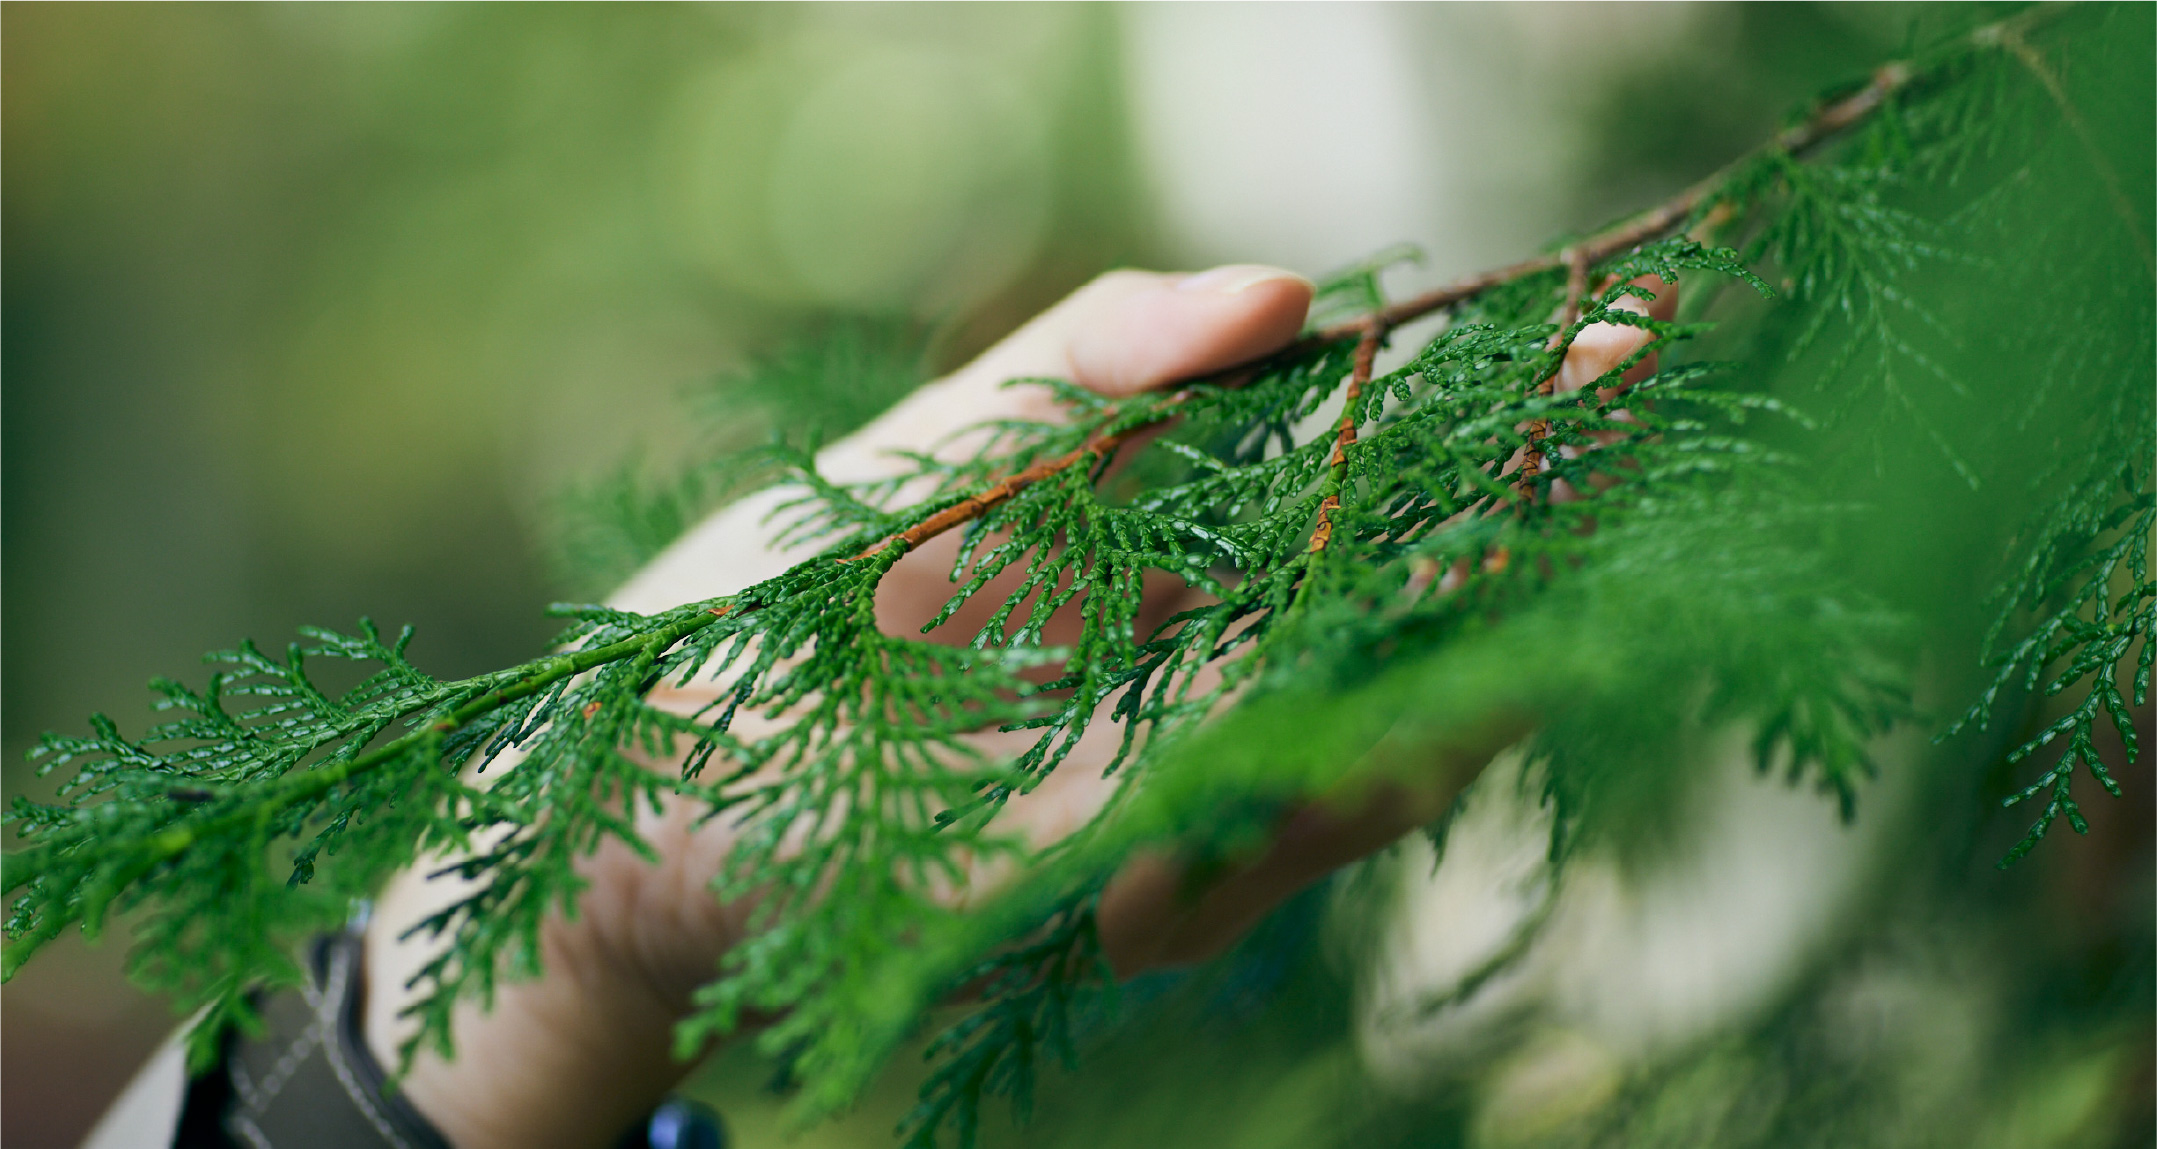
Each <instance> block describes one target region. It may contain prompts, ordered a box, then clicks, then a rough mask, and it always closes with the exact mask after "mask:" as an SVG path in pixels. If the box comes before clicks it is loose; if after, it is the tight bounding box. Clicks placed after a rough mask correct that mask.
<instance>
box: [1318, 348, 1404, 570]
mask: <svg viewBox="0 0 2157 1149" xmlns="http://www.w3.org/2000/svg"><path fill="white" fill-rule="evenodd" d="M1385 338H1386V325H1385V322H1384V321H1383V320H1380V319H1377V318H1375V317H1374V318H1372V319H1370V320H1367V321H1365V323H1364V324H1363V334H1362V336H1361V337H1359V338H1358V339H1357V340H1356V360H1355V367H1354V369H1352V370H1351V371H1350V372H1349V374H1348V394H1347V401H1346V403H1344V404H1343V406H1342V408H1341V425H1340V430H1338V431H1336V432H1335V433H1334V435H1333V455H1332V457H1331V458H1329V459H1327V460H1326V462H1327V464H1328V465H1329V466H1331V467H1332V468H1333V471H1332V474H1331V475H1330V476H1329V477H1328V478H1327V479H1326V486H1327V488H1328V490H1327V491H1326V497H1325V498H1323V499H1320V500H1319V502H1318V525H1317V526H1315V527H1313V528H1311V553H1312V554H1318V553H1319V552H1321V551H1323V550H1325V549H1326V544H1328V543H1330V542H1332V541H1333V512H1335V511H1337V510H1339V509H1340V508H1341V491H1342V490H1343V489H1344V488H1345V487H1346V486H1347V485H1348V448H1350V447H1352V446H1354V445H1355V442H1356V423H1357V415H1358V410H1357V409H1358V408H1360V407H1361V406H1362V405H1363V388H1364V387H1366V386H1368V385H1369V384H1370V381H1371V367H1372V365H1373V364H1374V363H1376V362H1377V360H1378V345H1379V344H1381V343H1383V342H1385Z"/></svg>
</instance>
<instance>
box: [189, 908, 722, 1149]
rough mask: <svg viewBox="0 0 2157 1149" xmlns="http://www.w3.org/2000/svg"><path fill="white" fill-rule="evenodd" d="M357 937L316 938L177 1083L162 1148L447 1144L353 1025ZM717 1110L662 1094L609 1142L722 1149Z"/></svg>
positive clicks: (635, 1148) (358, 994)
mask: <svg viewBox="0 0 2157 1149" xmlns="http://www.w3.org/2000/svg"><path fill="white" fill-rule="evenodd" d="M360 954H361V935H360V934H359V933H358V932H357V931H356V930H355V931H348V932H346V933H342V934H336V935H331V936H326V937H321V938H317V939H316V940H315V942H314V944H313V946H312V948H311V951H310V953H309V961H308V979H307V984H306V985H305V986H304V987H301V988H300V989H297V990H280V991H278V992H277V993H274V994H270V995H269V996H268V997H266V998H265V999H264V1000H263V1001H262V1002H261V1009H262V1019H263V1023H264V1028H263V1033H262V1036H261V1037H259V1038H241V1037H237V1036H235V1037H230V1038H227V1039H226V1044H225V1051H224V1058H223V1061H222V1062H221V1064H219V1065H218V1066H217V1067H216V1068H215V1069H212V1070H211V1071H210V1072H208V1073H206V1074H204V1075H202V1076H201V1077H199V1078H196V1079H195V1080H194V1081H193V1082H192V1083H191V1084H190V1085H189V1086H188V1090H187V1100H186V1103H185V1105H184V1107H183V1108H182V1109H181V1112H180V1123H179V1128H178V1130H177V1133H176V1135H175V1137H174V1139H173V1149H452V1147H451V1146H450V1144H449V1142H448V1140H447V1139H446V1138H444V1137H443V1136H442V1134H441V1132H440V1131H438V1130H437V1129H435V1127H434V1126H433V1125H432V1124H430V1123H428V1121H427V1119H426V1118H424V1117H421V1116H420V1115H419V1112H418V1111H417V1110H415V1109H413V1108H412V1106H411V1104H410V1103H409V1102H407V1101H406V1100H405V1099H404V1096H403V1095H402V1094H400V1093H397V1092H394V1091H391V1090H385V1088H384V1083H385V1082H386V1081H387V1080H388V1075H387V1074H385V1073H384V1072H383V1071H382V1067H381V1065H379V1064H377V1063H376V1061H375V1059H374V1054H373V1052H372V1051H370V1050H369V1049H368V1048H367V1040H366V1036H365V1031H364V1030H363V1029H362V1027H361V1023H362V1005H363V1003H364V1001H365V997H364V994H363V992H362V990H363V989H364V983H363V981H362V979H361V976H360V972H361V971H360ZM726 1142H727V1137H726V1131H725V1126H724V1125H723V1124H721V1122H720V1120H719V1115H718V1114H717V1113H714V1112H712V1110H711V1109H710V1108H709V1107H707V1106H704V1105H700V1104H698V1103H696V1102H694V1101H689V1100H686V1099H683V1098H670V1099H668V1100H667V1101H666V1102H665V1103H664V1104H662V1105H660V1106H659V1108H658V1109H656V1110H654V1111H653V1112H652V1114H651V1115H650V1117H649V1118H647V1119H646V1120H645V1121H643V1122H640V1123H639V1125H638V1126H637V1127H636V1128H633V1129H631V1130H629V1131H628V1132H627V1133H626V1134H625V1135H624V1136H623V1138H622V1140H621V1141H620V1142H619V1144H618V1146H617V1147H616V1149H724V1146H725V1145H726Z"/></svg>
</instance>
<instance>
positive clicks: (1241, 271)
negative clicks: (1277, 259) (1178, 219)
mask: <svg viewBox="0 0 2157 1149" xmlns="http://www.w3.org/2000/svg"><path fill="white" fill-rule="evenodd" d="M1277 280H1292V281H1294V282H1297V283H1301V284H1304V285H1305V286H1310V285H1311V281H1310V280H1308V279H1305V278H1303V277H1302V276H1300V275H1297V274H1296V273H1295V272H1293V271H1284V270H1282V269H1281V268H1278V267H1267V266H1265V265H1263V264H1257V263H1231V264H1228V265H1227V266H1225V267H1216V268H1213V269H1212V270H1209V271H1201V272H1199V273H1198V274H1197V275H1187V276H1185V277H1183V278H1182V279H1180V280H1178V281H1177V282H1176V290H1178V291H1209V292H1212V293H1214V294H1215V295H1234V294H1236V293H1237V292H1239V291H1242V290H1244V289H1246V288H1250V287H1256V286H1258V285H1259V284H1261V283H1272V282H1275V281H1277Z"/></svg>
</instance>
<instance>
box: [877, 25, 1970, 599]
mask: <svg viewBox="0 0 2157 1149" xmlns="http://www.w3.org/2000/svg"><path fill="white" fill-rule="evenodd" d="M1995 35H1996V36H1997V35H1999V33H1995ZM1912 75H1913V73H1912V72H1911V70H1910V67H1909V66H1908V65H1907V64H1904V63H1901V62H1896V63H1892V64H1887V65H1884V66H1882V67H1881V68H1880V69H1878V70H1877V71H1875V72H1874V73H1873V76H1872V81H1871V82H1870V83H1868V84H1866V85H1865V87H1863V88H1861V89H1859V90H1858V91H1856V92H1854V93H1852V94H1850V95H1848V96H1845V97H1843V98H1842V99H1840V100H1836V101H1833V102H1831V103H1828V104H1824V105H1822V106H1821V107H1820V108H1818V109H1817V110H1815V111H1814V112H1813V114H1812V115H1811V116H1809V117H1807V118H1806V120H1805V122H1803V123H1801V124H1797V125H1794V126H1792V127H1789V128H1785V129H1784V130H1782V131H1781V132H1778V133H1777V134H1776V136H1775V138H1774V139H1773V140H1772V141H1770V142H1769V144H1768V145H1767V147H1768V149H1772V150H1777V151H1782V152H1788V153H1798V152H1803V151H1807V150H1810V149H1811V148H1813V147H1816V146H1818V145H1819V144H1821V143H1823V142H1825V141H1826V140H1827V139H1829V138H1830V137H1832V136H1834V135H1835V134H1837V133H1839V132H1841V131H1844V130H1845V129H1848V128H1850V127H1852V126H1854V125H1856V124H1858V123H1860V122H1861V121H1863V120H1864V119H1865V118H1866V117H1867V116H1870V115H1872V114H1873V113H1874V112H1875V111H1878V110H1879V108H1880V107H1881V105H1882V104H1884V103H1886V101H1887V98H1888V97H1889V96H1890V95H1892V94H1894V92H1895V91H1896V90H1897V89H1899V88H1901V87H1902V86H1903V85H1905V84H1907V83H1909V82H1910V78H1911V76H1912ZM1748 158H1750V157H1748ZM1739 162H1740V163H1743V162H1745V161H1742V160H1741V161H1739ZM1736 166H1737V165H1736V164H1733V165H1730V166H1728V167H1725V168H1723V169H1722V170H1720V171H1717V172H1716V173H1715V174H1714V175H1712V176H1709V177H1708V178H1707V179H1704V180H1701V181H1700V182H1698V183H1696V184H1694V185H1692V186H1691V187H1688V188H1686V189H1685V190H1684V191H1682V192H1679V193H1678V194H1677V195H1675V196H1672V197H1671V198H1670V199H1668V200H1665V201H1663V202H1662V203H1660V204H1658V205H1656V206H1655V207H1652V208H1650V209H1648V210H1647V211H1645V212H1642V213H1641V214H1639V215H1636V216H1634V217H1632V218H1631V219H1628V220H1626V221H1624V222H1622V223H1619V224H1616V225H1614V226H1612V227H1609V228H1605V229H1604V230H1602V231H1599V232H1597V233H1595V234H1594V235H1592V236H1590V237H1588V238H1587V239H1585V240H1582V241H1581V242H1579V243H1576V244H1574V245H1573V246H1571V247H1569V248H1566V249H1565V251H1563V252H1560V253H1558V254H1555V255H1539V256H1536V257H1534V258H1533V259H1524V260H1521V261H1520V262H1518V263H1511V264H1507V265H1505V266H1504V267H1497V268H1492V269H1491V270H1489V271H1484V272H1479V273H1477V274H1475V275H1471V276H1467V277H1465V278H1463V279H1458V280H1455V281H1453V282H1452V283H1449V284H1446V285H1444V286H1442V287H1437V288H1433V289H1431V290H1429V291H1426V292H1424V293H1422V294H1421V295H1417V296H1414V297H1412V298H1409V299H1404V300H1402V301H1400V302H1398V303H1395V304H1393V305H1392V306H1390V307H1385V308H1381V309H1379V310H1378V311H1375V312H1372V313H1371V314H1369V315H1366V316H1363V317H1362V318H1359V319H1353V320H1349V321H1347V322H1344V323H1337V324H1334V325H1333V326H1331V327H1322V328H1320V329H1318V330H1317V331H1314V332H1312V333H1310V334H1308V335H1306V336H1304V337H1303V338H1301V339H1299V340H1297V341H1296V342H1295V343H1293V344H1291V345H1290V346H1289V347H1287V348H1285V349H1283V350H1282V351H1277V352H1274V353H1272V354H1269V355H1266V356H1262V357H1260V358H1259V359H1255V360H1252V361H1250V362H1246V363H1238V364H1236V365H1235V366H1233V367H1229V368H1227V369H1225V370H1222V371H1217V372H1214V373H1212V374H1211V375H1209V376H1207V378H1210V379H1214V380H1220V379H1225V378H1232V377H1234V376H1237V375H1243V374H1248V373H1249V372H1251V371H1252V369H1254V368H1256V367H1258V366H1261V365H1263V364H1264V363H1266V362H1268V361H1271V360H1275V359H1277V358H1279V357H1281V356H1283V355H1290V354H1295V353H1298V352H1303V351H1308V350H1310V349H1311V348H1313V347H1317V346H1321V345H1324V344H1328V343H1338V342H1341V341H1343V340H1346V339H1351V338H1353V339H1356V340H1358V344H1357V356H1358V369H1359V371H1360V373H1361V377H1362V379H1363V381H1364V382H1368V381H1369V373H1368V372H1369V363H1368V361H1367V358H1366V357H1365V356H1364V350H1365V345H1366V343H1367V344H1368V345H1369V350H1370V351H1371V353H1372V354H1375V353H1376V347H1377V342H1378V341H1381V340H1383V339H1384V337H1385V335H1386V333H1388V332H1390V331H1392V330H1394V329H1395V328H1398V327H1400V326H1402V325H1403V324H1406V323H1410V322H1413V321H1414V320H1417V319H1421V318H1423V317H1424V316H1427V315H1430V314H1432V313H1434V312H1438V311H1442V310H1444V309H1446V308H1449V307H1454V306H1457V305H1459V304H1462V303H1465V302H1467V301H1469V300H1471V299H1474V298H1475V297H1476V296H1479V295H1481V294H1483V293H1484V292H1486V291H1489V290H1490V289H1492V288H1494V287H1501V286H1503V285H1505V284H1508V283H1511V282H1513V281H1514V280H1517V279H1520V278H1522V277H1523V276H1529V275H1534V274H1536V273H1538V272H1543V271H1548V270H1550V269H1552V268H1554V267H1560V266H1566V267H1574V268H1578V269H1579V271H1578V274H1579V275H1580V276H1583V277H1584V276H1585V275H1586V272H1587V269H1588V268H1591V267H1593V266H1594V265H1595V264H1598V263H1601V262H1603V261H1604V260H1607V259H1609V258H1610V257H1611V256H1614V255H1617V254H1619V253H1620V252H1623V251H1626V250H1627V249H1629V248H1633V247H1637V246H1639V245H1640V244H1642V243H1646V242H1647V241H1649V240H1651V239H1655V238H1658V237H1660V236H1662V235H1665V234H1667V233H1669V232H1670V231H1672V230H1674V229H1675V228H1677V227H1679V226H1680V225H1682V224H1684V223H1685V221H1686V220H1687V219H1690V218H1691V217H1692V216H1693V214H1694V213H1695V212H1696V211H1697V210H1698V209H1699V207H1700V205H1701V204H1702V203H1703V202H1706V201H1707V200H1708V199H1710V198H1711V197H1712V196H1713V195H1714V194H1715V192H1716V190H1717V189H1718V188H1720V187H1721V186H1722V185H1723V183H1724V181H1725V180H1726V179H1727V178H1728V177H1729V175H1730V172H1731V171H1732V170H1733V169H1734V168H1735V167H1736ZM1711 210H1712V209H1711ZM1567 294H1568V295H1569V296H1571V295H1572V294H1573V293H1572V290H1571V288H1570V286H1569V287H1568V292H1567ZM1570 306H1573V307H1577V306H1578V298H1577V297H1575V298H1574V300H1573V302H1572V304H1570ZM1567 325H1568V326H1570V323H1569V322H1568V324H1567ZM1349 387H1350V391H1351V395H1352V396H1353V395H1355V394H1357V393H1359V392H1360V387H1361V384H1359V383H1358V382H1357V381H1356V378H1355V377H1353V376H1352V377H1351V378H1350V381H1349ZM1350 402H1351V411H1352V410H1353V403H1354V399H1353V398H1351V400H1350ZM1174 417H1175V411H1174V409H1173V408H1172V407H1171V408H1163V409H1162V410H1161V411H1160V412H1159V413H1158V414H1157V415H1156V416H1155V417H1154V418H1153V419H1152V420H1150V421H1148V422H1145V423H1141V424H1137V425H1134V426H1131V427H1127V428H1125V429H1124V430H1122V431H1118V432H1115V433H1113V434H1108V435H1100V436H1096V437H1095V438H1094V439H1092V440H1089V441H1088V442H1087V443H1086V444H1085V445H1084V446H1082V447H1079V448H1078V449H1077V450H1074V451H1071V452H1068V453H1066V454H1064V455H1060V456H1058V457H1056V458H1054V459H1048V460H1044V461H1042V462H1039V463H1035V464H1034V465H1033V466H1031V467H1028V468H1026V469H1025V470H1023V471H1019V472H1016V473H1014V474H1012V475H1009V476H1007V477H1006V478H1004V479H1003V480H1001V481H999V482H998V483H997V484H996V485H995V486H993V487H990V488H989V489H988V490H987V491H984V492H982V493H981V494H979V495H975V496H973V497H971V498H968V499H964V500H961V501H960V502H957V503H954V504H952V505H951V506H949V507H945V508H944V509H942V510H940V511H937V512H936V513H934V514H932V515H930V516H928V517H927V518H925V519H923V520H921V521H920V522H919V523H916V524H915V525H913V526H911V527H909V528H907V529H906V530H903V531H899V532H896V533H894V534H891V535H887V536H885V537H884V538H882V539H879V540H877V541H876V542H875V543H874V544H872V545H870V546H869V547H868V549H866V550H864V551H862V552H861V553H860V554H858V555H855V556H854V557H853V558H852V559H849V560H846V561H849V562H855V561H859V560H861V559H865V558H869V557H870V556H872V555H876V554H880V553H882V552H883V551H885V550H887V549H889V548H891V547H895V546H902V545H903V546H905V547H906V548H907V549H909V550H911V549H913V548H915V547H918V546H920V545H921V544H922V543H925V542H927V541H929V540H930V539H932V538H935V537H936V536H938V535H940V534H943V533H944V532H945V531H948V530H950V529H952V528H953V527H958V526H964V525H965V524H967V523H970V522H972V521H974V520H975V519H978V518H980V517H981V516H983V515H985V514H987V513H989V512H990V511H992V510H994V509H996V508H997V507H998V506H1001V505H1002V504H1004V503H1006V502H1009V501H1010V500H1011V498H1012V497H1013V496H1015V495H1017V494H1018V493H1019V492H1020V491H1023V490H1025V489H1026V488H1027V487H1030V486H1032V485H1033V484H1035V483H1038V482H1040V481H1041V480H1043V479H1046V478H1050V477H1051V476H1054V475H1056V474H1059V473H1061V472H1062V471H1064V470H1066V469H1068V468H1070V467H1074V466H1078V465H1081V464H1082V463H1083V464H1084V465H1086V466H1092V465H1093V464H1094V463H1096V462H1098V461H1100V460H1102V459H1105V458H1107V457H1108V456H1109V455H1111V454H1114V453H1115V451H1116V450H1117V449H1118V448H1120V447H1121V446H1123V444H1124V443H1125V442H1126V441H1128V440H1129V439H1130V438H1131V437H1133V436H1135V435H1137V434H1138V433H1139V432H1141V431H1143V430H1145V429H1146V428H1148V427H1151V426H1154V425H1156V424H1159V423H1163V422H1166V421H1168V420H1169V419H1172V418H1174ZM1344 433H1345V434H1346V435H1347V438H1346V440H1345V441H1344V440H1341V439H1339V438H1338V437H1337V438H1336V440H1335V457H1336V458H1341V457H1342V454H1341V451H1342V447H1343V445H1344V442H1345V443H1353V442H1354V441H1355V438H1354V435H1355V432H1354V429H1353V428H1348V429H1346V430H1345V432H1344ZM1334 505H1336V506H1337V505H1338V503H1337V501H1336V503H1335V504H1334ZM1330 509H1331V508H1325V509H1323V510H1322V511H1321V516H1320V529H1323V530H1326V531H1327V532H1328V536H1330V528H1331V518H1330V514H1329V512H1330ZM1321 537H1324V536H1320V535H1318V534H1316V533H1314V534H1313V536H1312V549H1313V550H1319V549H1322V548H1323V546H1324V545H1325V544H1324V543H1323V542H1321V541H1320V540H1321Z"/></svg>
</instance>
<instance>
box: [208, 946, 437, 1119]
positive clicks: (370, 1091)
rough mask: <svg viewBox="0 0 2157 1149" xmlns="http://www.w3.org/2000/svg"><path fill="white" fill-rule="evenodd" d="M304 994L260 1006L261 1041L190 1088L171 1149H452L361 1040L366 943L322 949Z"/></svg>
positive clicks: (237, 1046)
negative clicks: (388, 1083)
mask: <svg viewBox="0 0 2157 1149" xmlns="http://www.w3.org/2000/svg"><path fill="white" fill-rule="evenodd" d="M309 958H310V960H309V962H308V980H307V984H306V985H305V986H303V987H301V988H300V989H298V990H283V991H279V992H277V993H273V994H271V995H269V996H268V997H267V998H266V999H264V1000H263V1002H262V1003H261V1009H262V1019H263V1022H264V1030H263V1033H262V1036H261V1037H259V1038H241V1037H233V1038H229V1039H227V1044H226V1046H225V1057H224V1064H223V1065H221V1066H220V1067H218V1068H217V1069H214V1070H212V1071H211V1072H209V1073H207V1074H205V1075H203V1076H202V1077H200V1078H197V1079H196V1080H195V1082H194V1083H193V1084H192V1085H190V1086H189V1088H188V1094H187V1105H186V1108H185V1109H184V1110H183V1111H182V1112H181V1115H180V1128H179V1136H178V1137H177V1138H176V1139H175V1141H174V1149H224V1147H226V1146H231V1147H234V1149H450V1145H449V1142H448V1141H447V1140H445V1139H444V1138H443V1136H442V1134H441V1133H440V1132H438V1131H437V1130H436V1129H435V1128H434V1126H433V1125H431V1124H429V1123H428V1122H427V1119H426V1118H424V1117H421V1116H420V1115H419V1113H418V1112H417V1111H416V1110H414V1109H413V1108H412V1106H411V1104H410V1103H408V1102H407V1101H406V1100H405V1099H404V1097H403V1096H402V1095H400V1094H397V1093H394V1092H386V1091H385V1090H384V1089H383V1083H384V1081H385V1080H386V1075H385V1074H384V1073H383V1072H382V1067H381V1066H380V1065H378V1064H376V1062H375V1059H374V1055H373V1054H372V1053H371V1052H369V1050H368V1048H367V1042H366V1040H365V1038H364V1037H363V1036H362V1031H361V1028H360V1025H361V1011H360V1007H361V1002H362V1000H363V998H362V995H361V993H360V989H361V986H360V935H359V934H357V933H345V934H338V935H333V936H328V937H322V938H318V939H316V941H315V943H314V945H313V947H312V952H311V953H310V955H309Z"/></svg>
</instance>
